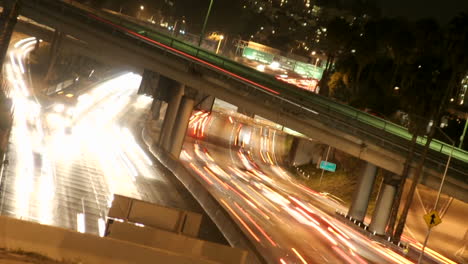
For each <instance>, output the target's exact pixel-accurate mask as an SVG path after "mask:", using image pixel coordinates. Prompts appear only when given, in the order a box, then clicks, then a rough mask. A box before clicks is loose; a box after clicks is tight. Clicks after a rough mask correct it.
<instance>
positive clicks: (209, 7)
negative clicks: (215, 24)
mask: <svg viewBox="0 0 468 264" xmlns="http://www.w3.org/2000/svg"><path fill="white" fill-rule="evenodd" d="M212 6H213V0H210V5H209V6H208V11H207V12H206V16H205V22H203V27H202V31H201V34H200V40H199V41H198V47H201V44H202V42H203V37H204V36H205V29H206V23H208V17H209V16H210V13H211V7H212Z"/></svg>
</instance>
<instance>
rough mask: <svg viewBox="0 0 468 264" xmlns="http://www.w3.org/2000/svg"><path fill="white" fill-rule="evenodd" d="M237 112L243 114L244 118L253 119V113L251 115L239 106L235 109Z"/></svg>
mask: <svg viewBox="0 0 468 264" xmlns="http://www.w3.org/2000/svg"><path fill="white" fill-rule="evenodd" d="M237 112H238V113H240V114H243V115H245V116H248V117H251V118H254V117H255V113H252V112H250V111H248V110H247V109H245V108H243V107H240V106H238V107H237Z"/></svg>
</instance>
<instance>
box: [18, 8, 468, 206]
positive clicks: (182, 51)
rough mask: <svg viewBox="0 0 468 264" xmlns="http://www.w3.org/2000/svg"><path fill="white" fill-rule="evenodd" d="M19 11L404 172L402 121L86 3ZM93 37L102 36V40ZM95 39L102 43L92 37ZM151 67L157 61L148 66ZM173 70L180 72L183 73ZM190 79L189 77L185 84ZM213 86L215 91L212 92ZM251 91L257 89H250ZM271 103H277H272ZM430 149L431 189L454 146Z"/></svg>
mask: <svg viewBox="0 0 468 264" xmlns="http://www.w3.org/2000/svg"><path fill="white" fill-rule="evenodd" d="M22 10H23V11H24V13H25V14H24V15H26V16H28V17H30V18H33V19H35V20H37V21H38V22H41V23H42V22H43V23H45V24H47V25H49V26H52V25H54V24H56V25H57V24H60V23H61V24H66V25H68V26H69V27H68V30H70V31H71V32H75V31H76V34H78V35H79V37H80V38H83V39H86V38H88V39H89V40H90V41H95V40H93V39H95V38H96V37H98V38H102V39H103V41H102V43H104V40H105V41H106V43H105V44H102V45H103V46H105V45H108V46H109V47H112V48H116V47H118V46H120V44H123V43H126V44H125V45H128V46H126V47H125V48H122V49H123V50H124V51H127V50H128V51H129V50H132V51H131V54H126V56H128V57H127V58H128V59H129V60H131V61H132V63H134V64H138V63H140V61H144V60H145V58H147V57H148V56H141V54H143V53H141V54H140V51H145V52H148V53H147V54H148V55H150V54H154V56H155V57H154V58H156V57H157V58H158V59H159V60H160V61H159V62H156V61H157V60H154V59H151V61H145V63H146V64H145V63H142V64H138V66H141V67H145V68H150V69H153V70H154V71H156V72H159V73H161V74H163V75H166V76H170V77H171V78H174V79H175V80H176V81H181V82H183V83H186V84H189V82H188V81H189V80H190V81H193V82H194V83H193V88H195V89H200V90H203V89H206V91H208V92H209V93H211V94H213V95H215V96H217V97H221V99H223V98H222V96H226V97H233V98H234V99H232V100H234V101H236V100H238V101H239V100H242V99H240V98H241V97H240V96H239V95H240V94H244V95H243V96H245V94H249V95H250V96H248V97H244V98H247V100H243V102H245V103H246V104H247V105H250V106H251V104H253V103H254V101H260V100H261V101H264V102H265V103H264V104H261V105H260V104H257V106H258V109H257V110H259V111H260V112H262V115H264V117H266V118H269V119H271V120H276V121H277V122H280V123H281V122H284V123H282V125H285V126H288V127H290V128H292V129H294V130H296V131H299V132H303V133H305V134H307V135H308V136H312V134H313V133H312V132H311V131H312V130H317V129H318V127H322V125H323V126H324V127H325V128H332V129H333V130H334V131H336V132H337V133H338V134H340V133H345V135H342V136H337V137H336V138H335V139H336V140H343V141H342V142H341V143H343V144H348V143H349V145H350V147H349V148H347V147H344V146H342V145H341V143H340V144H338V143H336V141H334V139H333V140H331V139H330V138H329V137H328V136H329V135H328V136H327V135H321V137H322V141H328V140H326V138H328V139H329V141H330V142H331V143H334V144H335V145H334V146H333V147H337V148H340V147H341V148H342V150H345V151H348V153H351V154H353V155H356V156H357V155H361V153H363V156H361V157H362V158H363V159H364V160H367V161H369V162H371V163H373V164H376V165H378V166H380V167H383V168H385V169H387V170H390V171H392V172H394V173H400V172H401V169H402V163H401V160H400V158H403V159H404V158H405V157H406V156H407V151H408V143H409V140H410V139H411V135H410V134H409V133H408V131H407V129H406V128H404V127H401V126H398V125H395V124H392V123H390V122H387V121H386V120H383V119H380V118H378V117H375V116H372V115H370V114H367V113H364V112H362V111H359V110H357V109H354V108H352V107H350V106H347V105H344V104H341V103H339V102H336V101H334V100H333V99H330V98H325V97H322V96H318V95H315V94H313V93H309V92H307V91H304V90H303V89H298V88H297V87H295V86H292V85H289V84H286V83H284V82H281V81H279V80H277V79H275V78H274V77H273V76H269V75H267V74H264V73H261V72H258V71H255V70H253V69H251V68H250V67H248V66H245V65H242V64H239V63H237V62H234V61H231V60H230V59H227V58H224V57H222V56H218V55H216V54H213V53H210V52H208V51H205V50H203V49H200V48H198V47H194V46H191V45H190V44H188V43H184V42H182V41H179V40H176V39H173V38H171V37H170V36H166V35H164V34H161V33H159V32H156V31H153V30H151V29H149V28H146V27H144V26H142V25H139V24H136V23H134V22H131V21H126V20H124V19H122V18H119V17H115V16H112V15H109V14H107V13H104V12H99V11H97V10H91V9H89V8H87V7H83V6H79V5H78V4H76V5H75V4H74V6H71V5H69V4H66V3H63V2H60V1H50V0H37V1H34V2H25V3H24V5H23V8H22ZM86 28H92V29H93V32H90V34H89V36H85V35H86V30H84V31H83V30H82V29H86ZM97 42H98V43H101V42H100V41H97ZM93 43H94V42H93ZM93 45H99V44H96V43H94V44H93ZM122 47H123V46H122ZM133 49H135V51H133ZM139 56H141V57H139ZM137 58H138V59H137ZM135 59H136V61H135ZM172 63H174V65H177V67H175V66H174V65H173V66H174V68H170V67H166V66H164V65H172ZM193 65H195V68H196V69H197V71H198V70H199V71H200V72H202V73H203V74H201V77H198V75H192V74H187V72H186V71H185V70H186V67H188V68H189V69H191V67H192V66H193ZM135 66H136V65H135ZM153 66H154V68H151V67H153ZM169 69H170V70H169ZM205 75H206V76H205ZM174 76H175V77H174ZM208 76H210V77H208ZM213 76H215V77H213ZM176 77H177V78H180V80H178V79H177V78H176ZM204 77H207V78H204ZM212 77H213V78H212ZM226 77H227V80H228V81H227V82H226V83H228V84H229V85H226V87H224V86H222V87H221V86H216V87H214V86H213V85H212V84H216V82H215V80H212V79H215V78H216V79H226ZM211 81H213V82H211ZM218 83H219V82H218ZM190 85H192V84H191V83H190ZM205 86H206V87H205ZM215 88H216V89H215ZM217 88H221V89H217ZM223 89H225V90H223ZM204 91H205V90H204ZM216 92H218V93H219V94H216ZM226 92H227V93H226ZM251 94H254V96H252V95H251ZM225 99H226V98H224V99H223V100H225ZM272 105H275V106H277V107H276V108H275V109H272V108H271V106H272ZM252 108H254V106H252ZM277 112H279V113H280V114H281V115H284V116H288V117H290V118H282V119H278V120H277V119H275V118H277V114H276V113H277ZM318 130H319V131H322V130H320V129H318ZM330 135H331V134H330ZM347 135H351V136H352V137H351V139H352V140H348V139H347ZM361 140H362V144H361V142H360V141H361ZM424 142H425V139H424V138H419V139H418V146H417V147H416V152H417V154H416V157H418V155H420V153H421V152H422V148H423V147H422V145H424ZM332 145H333V144H332ZM363 146H369V147H368V151H364V152H363V151H362V148H363ZM374 147H375V148H374ZM431 149H432V150H431V151H430V153H429V155H428V158H427V160H426V163H425V166H426V167H427V168H430V169H433V170H434V171H433V172H434V173H432V174H431V175H430V177H431V181H427V182H428V183H427V184H428V185H430V186H431V187H432V188H435V187H434V184H433V182H434V178H435V181H437V180H438V179H439V174H438V173H437V171H440V170H442V169H443V167H444V165H445V163H446V159H447V155H448V154H449V153H450V150H451V148H450V146H449V145H447V144H444V143H442V142H438V141H437V140H434V141H433V142H432V143H431ZM371 152H376V153H377V154H375V153H371ZM358 153H359V154H358ZM380 154H382V156H380ZM467 161H468V153H467V152H466V151H463V150H460V149H455V150H454V152H453V159H452V162H451V165H450V169H449V172H448V176H449V178H450V179H452V178H453V179H454V180H455V182H460V183H461V184H463V183H465V182H466V171H467V170H466V166H467ZM441 168H442V169H441ZM447 185H449V184H447ZM460 186H463V185H460V184H455V183H454V184H450V186H449V187H450V188H452V189H453V190H454V192H453V193H454V196H455V197H457V198H458V199H461V200H464V199H465V198H466V196H464V194H463V187H460ZM447 189H448V187H447Z"/></svg>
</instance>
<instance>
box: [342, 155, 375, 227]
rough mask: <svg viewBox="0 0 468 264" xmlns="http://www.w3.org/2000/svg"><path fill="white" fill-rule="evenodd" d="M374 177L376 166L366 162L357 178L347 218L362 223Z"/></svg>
mask: <svg viewBox="0 0 468 264" xmlns="http://www.w3.org/2000/svg"><path fill="white" fill-rule="evenodd" d="M376 176H377V166H375V165H374V164H371V163H369V162H367V163H366V165H365V166H364V170H363V173H362V174H361V175H360V177H359V182H358V188H357V190H356V191H355V192H354V196H353V203H352V204H351V207H350V208H349V211H348V216H350V217H352V218H353V219H356V220H358V221H360V222H363V221H364V217H365V216H366V212H367V206H368V205H369V199H370V196H371V193H372V188H373V187H374V182H375V177H376Z"/></svg>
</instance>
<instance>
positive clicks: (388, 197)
mask: <svg viewBox="0 0 468 264" xmlns="http://www.w3.org/2000/svg"><path fill="white" fill-rule="evenodd" d="M395 193H396V188H395V186H393V185H390V184H387V183H384V184H382V187H381V189H380V192H379V197H378V198H377V204H376V206H375V210H374V213H373V214H372V220H371V223H370V226H369V230H370V231H371V232H375V233H376V234H378V235H384V234H385V230H386V229H387V223H388V219H389V217H390V212H391V210H392V203H393V198H394V197H395Z"/></svg>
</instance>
